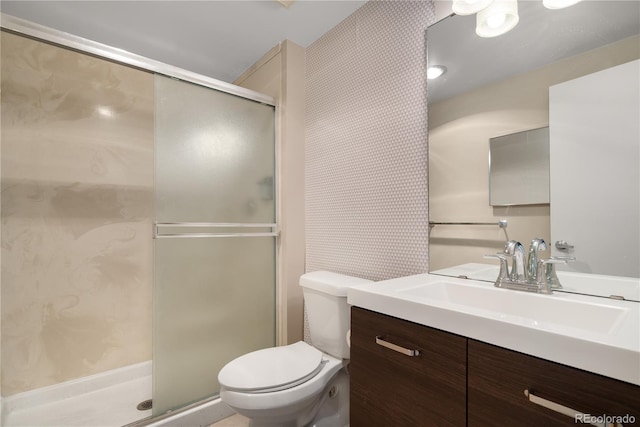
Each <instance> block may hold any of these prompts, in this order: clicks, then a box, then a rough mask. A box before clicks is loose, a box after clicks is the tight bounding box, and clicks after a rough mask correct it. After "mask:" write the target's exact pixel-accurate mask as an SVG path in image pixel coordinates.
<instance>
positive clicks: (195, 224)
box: [153, 222, 279, 239]
mask: <svg viewBox="0 0 640 427" xmlns="http://www.w3.org/2000/svg"><path fill="white" fill-rule="evenodd" d="M163 227H165V228H166V227H174V228H180V227H188V228H270V229H271V231H266V232H251V233H167V234H161V233H160V228H163ZM278 234H279V232H278V230H277V225H276V224H272V223H269V224H254V223H232V222H158V223H155V224H154V227H153V238H154V239H168V238H170V239H180V238H195V237H276V236H278Z"/></svg>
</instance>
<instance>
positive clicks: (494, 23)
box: [476, 0, 520, 37]
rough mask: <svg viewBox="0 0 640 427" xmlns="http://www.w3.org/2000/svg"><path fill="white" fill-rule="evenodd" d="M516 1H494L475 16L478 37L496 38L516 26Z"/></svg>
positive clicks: (517, 18) (517, 19) (518, 18)
mask: <svg viewBox="0 0 640 427" xmlns="http://www.w3.org/2000/svg"><path fill="white" fill-rule="evenodd" d="M519 20H520V17H519V16H518V1H517V0H495V1H494V2H493V3H491V4H490V5H489V6H488V7H487V8H485V9H483V10H481V11H480V12H478V15H477V16H476V34H477V35H479V36H480V37H496V36H499V35H501V34H504V33H506V32H507V31H510V30H511V29H513V27H515V26H516V25H517V24H518V21H519Z"/></svg>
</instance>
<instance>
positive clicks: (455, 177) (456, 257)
mask: <svg viewBox="0 0 640 427" xmlns="http://www.w3.org/2000/svg"><path fill="white" fill-rule="evenodd" d="M638 43H639V41H638V38H637V37H634V38H631V39H627V40H623V41H621V42H618V43H615V44H613V45H610V46H607V47H604V48H599V49H596V50H594V51H591V52H587V53H585V54H582V55H579V56H576V57H573V58H569V59H566V60H563V61H559V62H557V63H554V64H550V65H548V66H545V67H542V68H540V69H537V70H535V71H532V72H529V73H526V74H523V75H520V76H517V77H515V78H512V79H509V80H505V81H503V82H500V83H497V84H492V85H488V86H485V87H482V88H479V89H476V90H474V91H471V92H468V93H466V94H462V95H459V96H456V97H453V98H450V99H447V100H444V101H441V102H438V103H435V104H432V105H430V106H429V219H430V220H431V221H497V220H498V219H507V220H508V221H509V227H508V234H509V238H510V239H515V240H518V241H521V242H523V243H525V244H528V242H530V241H531V239H532V238H534V237H542V238H544V239H545V240H546V241H549V240H550V225H549V205H537V206H512V207H491V206H489V179H488V176H489V170H488V158H489V138H492V137H495V136H500V135H505V134H509V133H513V132H518V131H523V130H528V129H534V128H538V127H542V126H547V125H548V122H549V91H548V88H549V86H550V85H553V84H557V83H561V82H563V81H567V80H571V79H574V78H576V77H580V76H582V75H586V74H590V73H593V72H595V71H598V70H602V69H605V68H609V67H611V66H614V65H618V64H621V63H624V62H628V61H630V60H633V59H636V58H638V55H639V51H638ZM504 241H505V236H504V233H502V231H500V230H499V229H498V228H497V227H475V228H474V227H464V228H461V227H443V226H437V227H434V228H433V230H432V232H431V235H430V247H429V255H430V266H429V267H430V270H437V269H440V268H444V267H449V266H453V265H458V264H463V263H466V262H484V263H491V261H486V260H483V258H482V257H483V255H484V254H486V253H493V252H496V251H500V250H502V247H503V245H504ZM547 252H548V251H547ZM548 255H549V254H548V253H546V254H545V255H544V256H548Z"/></svg>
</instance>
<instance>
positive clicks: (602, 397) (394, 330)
mask: <svg viewBox="0 0 640 427" xmlns="http://www.w3.org/2000/svg"><path fill="white" fill-rule="evenodd" d="M411 351H419V354H417V355H414V356H411V355H410V354H411ZM349 369H350V373H351V392H350V393H351V394H350V396H351V427H375V426H381V427H392V426H398V427H409V426H411V427H414V426H439V427H440V426H465V425H468V426H469V427H485V426H486V427H495V426H505V427H527V426H531V427H534V426H535V427H543V426H544V427H553V426H575V425H576V424H580V423H579V422H578V423H576V419H575V418H574V417H572V416H568V415H563V414H562V413H559V412H558V411H561V412H562V411H564V412H568V411H570V410H573V411H575V412H579V413H582V414H585V415H591V416H594V417H602V416H603V415H608V416H620V417H624V416H627V418H626V419H624V420H621V419H609V420H604V421H613V422H614V423H615V422H616V421H617V422H620V425H624V426H625V427H627V426H630V425H635V426H640V387H639V386H636V385H633V384H630V383H626V382H623V381H618V380H614V379H611V378H607V377H604V376H601V375H597V374H593V373H589V372H586V371H583V370H580V369H575V368H572V367H568V366H565V365H560V364H558V363H554V362H550V361H547V360H543V359H539V358H537V357H533V356H528V355H525V354H522V353H518V352H515V351H511V350H506V349H504V348H500V347H496V346H493V345H489V344H485V343H482V342H479V341H475V340H472V339H467V338H465V337H461V336H458V335H454V334H450V333H448V332H444V331H440V330H437V329H433V328H429V327H426V326H422V325H418V324H415V323H412V322H408V321H405V320H400V319H397V318H394V317H390V316H386V315H383V314H379V313H375V312H372V311H368V310H363V309H360V308H356V307H353V308H352V309H351V363H350V365H349ZM525 390H526V391H527V394H528V395H527V394H525ZM549 406H550V407H552V408H554V409H551V408H549ZM578 421H580V420H578ZM590 421H592V422H593V423H596V422H598V421H600V420H598V419H597V418H592V419H591V420H590ZM630 421H631V422H630ZM585 424H591V423H585ZM601 425H604V424H601ZM606 425H607V426H609V425H616V424H606ZM616 426H617V425H616Z"/></svg>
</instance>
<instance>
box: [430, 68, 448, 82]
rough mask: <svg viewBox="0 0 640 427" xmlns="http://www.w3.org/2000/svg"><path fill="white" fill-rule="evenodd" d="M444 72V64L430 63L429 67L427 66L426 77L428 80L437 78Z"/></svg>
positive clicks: (445, 70) (445, 69)
mask: <svg viewBox="0 0 640 427" xmlns="http://www.w3.org/2000/svg"><path fill="white" fill-rule="evenodd" d="M446 72H447V67H445V66H444V65H432V66H430V67H427V79H428V80H433V79H437V78H438V77H440V76H441V75H443V74H444V73H446Z"/></svg>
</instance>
